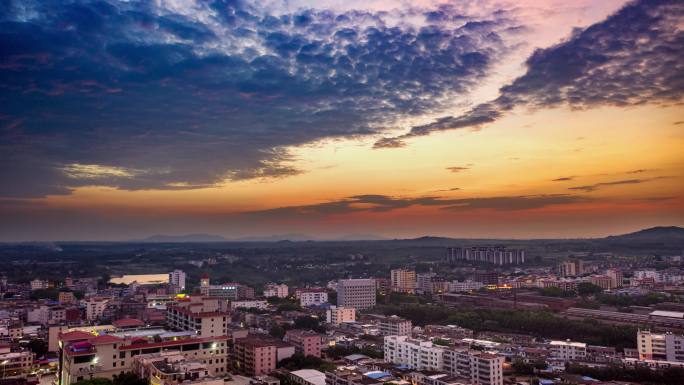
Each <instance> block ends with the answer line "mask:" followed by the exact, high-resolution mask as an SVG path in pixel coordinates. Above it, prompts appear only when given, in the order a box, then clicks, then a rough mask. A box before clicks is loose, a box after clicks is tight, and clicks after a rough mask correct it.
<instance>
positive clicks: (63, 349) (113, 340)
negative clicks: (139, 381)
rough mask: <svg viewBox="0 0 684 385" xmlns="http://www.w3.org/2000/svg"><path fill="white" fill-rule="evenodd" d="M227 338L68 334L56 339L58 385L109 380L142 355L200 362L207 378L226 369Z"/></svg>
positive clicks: (153, 332) (149, 332)
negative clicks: (173, 356)
mask: <svg viewBox="0 0 684 385" xmlns="http://www.w3.org/2000/svg"><path fill="white" fill-rule="evenodd" d="M228 339H229V338H228V337H227V336H214V337H200V336H197V335H196V334H195V333H194V332H191V331H185V332H171V331H168V330H165V329H136V330H126V331H121V332H110V333H105V334H100V335H97V336H96V335H94V334H93V333H89V332H84V331H71V332H67V333H62V334H60V336H59V351H58V353H59V365H58V371H57V385H71V384H73V383H76V382H78V381H82V380H84V379H88V378H94V377H101V378H109V379H112V378H113V376H114V375H119V374H123V373H125V372H129V371H131V370H132V369H133V362H134V360H135V357H136V356H138V355H141V354H158V353H162V352H169V351H172V352H175V353H179V354H182V355H183V356H185V357H186V358H189V359H192V360H199V361H200V362H202V363H203V364H205V365H206V366H207V372H208V374H209V375H212V376H216V375H224V374H226V373H227V369H228Z"/></svg>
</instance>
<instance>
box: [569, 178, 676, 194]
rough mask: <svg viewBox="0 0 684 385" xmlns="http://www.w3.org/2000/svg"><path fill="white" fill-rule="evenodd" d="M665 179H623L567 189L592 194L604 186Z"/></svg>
mask: <svg viewBox="0 0 684 385" xmlns="http://www.w3.org/2000/svg"><path fill="white" fill-rule="evenodd" d="M667 178H670V177H669V176H658V177H654V178H648V179H623V180H616V181H610V182H601V183H595V184H590V185H585V186H575V187H568V190H582V191H586V192H592V191H596V190H598V189H600V188H602V187H606V186H619V185H628V184H641V183H647V182H652V181H654V180H659V179H667Z"/></svg>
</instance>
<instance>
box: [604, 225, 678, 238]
mask: <svg viewBox="0 0 684 385" xmlns="http://www.w3.org/2000/svg"><path fill="white" fill-rule="evenodd" d="M605 239H609V240H633V241H666V240H670V241H682V240H684V228H682V227H678V226H658V227H651V228H648V229H643V230H639V231H636V232H633V233H629V234H622V235H611V236H609V237H606V238H605Z"/></svg>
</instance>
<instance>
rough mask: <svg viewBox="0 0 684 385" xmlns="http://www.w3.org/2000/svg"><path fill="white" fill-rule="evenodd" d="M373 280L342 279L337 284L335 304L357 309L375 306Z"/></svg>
mask: <svg viewBox="0 0 684 385" xmlns="http://www.w3.org/2000/svg"><path fill="white" fill-rule="evenodd" d="M375 301H376V298H375V280H373V279H342V280H340V281H339V282H338V284H337V306H343V307H353V308H354V309H357V310H363V309H368V308H371V307H373V306H375Z"/></svg>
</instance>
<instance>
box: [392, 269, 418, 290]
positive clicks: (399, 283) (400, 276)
mask: <svg viewBox="0 0 684 385" xmlns="http://www.w3.org/2000/svg"><path fill="white" fill-rule="evenodd" d="M390 279H391V281H392V291H394V292H398V293H411V294H412V293H415V292H416V272H415V271H413V270H408V269H394V270H392V271H391V278H390Z"/></svg>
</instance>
